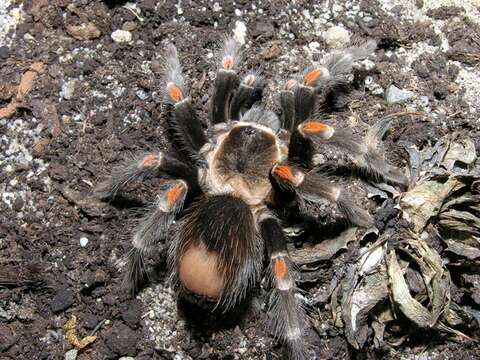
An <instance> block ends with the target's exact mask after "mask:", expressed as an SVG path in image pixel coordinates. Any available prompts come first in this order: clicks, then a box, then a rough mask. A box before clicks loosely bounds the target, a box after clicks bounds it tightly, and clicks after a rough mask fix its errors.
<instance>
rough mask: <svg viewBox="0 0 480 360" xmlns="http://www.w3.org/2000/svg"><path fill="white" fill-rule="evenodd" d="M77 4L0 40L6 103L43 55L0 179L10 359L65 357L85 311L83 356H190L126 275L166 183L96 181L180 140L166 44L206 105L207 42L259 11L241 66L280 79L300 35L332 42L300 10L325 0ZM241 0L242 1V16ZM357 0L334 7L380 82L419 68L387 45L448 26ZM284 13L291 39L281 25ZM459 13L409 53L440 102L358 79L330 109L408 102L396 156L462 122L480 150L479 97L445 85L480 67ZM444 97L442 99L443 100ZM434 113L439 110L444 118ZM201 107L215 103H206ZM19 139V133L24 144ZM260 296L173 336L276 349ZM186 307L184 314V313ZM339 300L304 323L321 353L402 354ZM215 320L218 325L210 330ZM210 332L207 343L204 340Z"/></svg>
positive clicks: (0, 348) (10, 133)
mask: <svg viewBox="0 0 480 360" xmlns="http://www.w3.org/2000/svg"><path fill="white" fill-rule="evenodd" d="M69 3H70V2H68V1H64V0H55V1H46V0H33V1H25V2H23V9H24V11H25V20H24V22H23V23H22V24H20V25H19V26H18V28H17V31H16V35H15V39H14V41H13V44H12V46H11V47H9V48H7V47H1V48H0V62H1V69H0V79H1V81H0V107H3V106H6V104H8V103H9V101H10V99H11V97H12V95H13V93H14V92H12V89H15V87H16V85H17V84H18V83H19V81H20V77H21V75H22V74H23V73H24V72H25V71H26V70H27V69H28V67H29V65H30V64H31V63H33V62H37V61H41V62H43V63H44V64H46V69H45V71H44V72H43V73H42V74H40V76H39V77H38V78H37V79H36V80H35V82H34V85H33V88H32V90H31V91H30V92H29V93H28V94H27V96H26V98H25V100H24V101H23V103H22V104H21V105H20V106H19V107H18V109H17V113H16V114H15V115H14V116H13V117H12V118H10V119H5V121H2V122H1V123H0V135H1V136H2V137H3V138H2V139H0V142H1V144H0V145H1V148H2V153H3V155H2V159H1V161H0V169H1V171H0V182H1V183H3V184H5V186H4V187H3V188H2V190H3V191H5V193H6V192H9V193H11V194H12V198H11V202H10V205H9V204H8V203H7V202H6V201H2V202H1V203H0V220H1V221H0V253H1V259H0V359H2V360H3V359H62V358H63V357H64V354H65V352H66V351H68V350H69V349H71V348H72V346H71V345H70V344H69V343H68V342H67V341H66V340H65V338H64V332H63V330H62V327H63V325H64V324H65V322H66V321H67V320H68V319H70V318H71V316H72V315H76V316H77V318H78V324H79V325H78V328H77V330H78V334H79V337H80V338H81V337H83V336H87V335H90V333H91V332H92V331H93V330H94V329H96V328H97V325H99V324H101V326H100V328H99V329H96V333H95V335H96V336H97V340H96V341H95V342H93V344H91V345H89V346H88V347H87V348H85V349H84V350H81V351H80V352H79V355H78V359H115V358H119V357H121V356H135V357H136V359H152V358H153V359H174V358H175V359H177V358H181V357H177V358H176V357H175V351H168V350H166V349H156V348H155V344H154V343H153V341H152V340H150V337H149V329H148V327H147V326H146V325H145V322H144V321H143V317H144V315H145V309H144V306H145V304H143V303H142V302H141V301H140V300H139V299H130V298H128V296H127V294H125V293H124V291H123V290H122V289H121V286H120V285H121V279H122V274H121V272H120V270H119V266H118V260H119V259H121V257H122V256H123V255H124V254H125V253H126V252H127V251H128V248H129V241H130V240H129V235H128V232H129V226H128V224H130V223H131V219H132V215H131V213H132V209H134V208H137V207H141V206H143V205H145V204H147V203H149V202H150V201H151V199H152V198H153V196H154V189H155V185H156V184H155V181H150V182H147V183H146V185H140V184H135V186H132V187H130V188H128V189H127V191H126V194H125V197H123V198H121V199H119V200H116V201H115V202H113V203H111V204H105V203H102V202H98V201H96V200H95V199H93V198H92V197H91V196H90V195H89V194H90V192H91V190H92V185H93V184H95V183H96V182H97V181H98V179H99V178H100V177H101V176H102V175H103V174H106V173H107V171H108V170H109V169H111V168H112V166H114V165H115V164H117V163H118V162H119V161H120V160H122V159H123V158H125V156H127V155H128V154H129V153H131V152H139V151H143V150H146V149H165V148H167V147H168V143H167V140H166V136H165V133H164V127H163V125H164V119H165V117H164V115H165V114H164V111H163V109H162V106H160V94H159V91H158V89H159V79H160V76H159V72H160V68H161V64H160V63H159V57H158V55H159V54H160V53H161V52H162V49H163V47H164V45H165V44H166V43H168V42H174V43H175V44H176V46H177V47H178V50H179V52H180V53H181V54H182V59H181V60H182V63H183V64H184V66H185V72H186V76H187V77H188V79H190V88H191V95H192V97H193V98H194V99H196V104H197V106H198V108H199V110H201V109H205V105H206V102H207V100H208V96H207V94H208V91H209V88H210V80H211V79H212V78H213V73H212V71H214V65H213V59H208V57H207V54H208V53H209V52H211V51H213V52H214V51H215V50H216V49H217V45H218V43H219V42H220V41H221V39H222V38H223V36H224V35H225V34H226V33H231V31H232V29H233V28H234V27H235V21H237V20H243V21H245V22H247V23H248V32H247V42H248V43H249V44H250V46H249V49H247V50H246V54H247V56H245V63H244V68H245V69H258V70H259V71H260V72H261V73H262V74H263V75H264V76H265V77H266V78H267V79H269V80H270V79H275V80H276V81H277V83H278V81H280V80H283V79H284V78H285V77H286V76H287V74H288V73H289V72H290V71H291V69H294V71H295V72H296V71H299V70H300V69H301V68H302V67H303V66H304V65H305V64H307V62H308V61H307V59H306V58H304V57H303V56H296V55H294V54H304V51H305V50H304V48H303V47H304V46H307V45H308V44H309V43H310V42H312V41H318V43H319V44H320V48H324V45H325V44H324V43H323V41H322V40H321V38H319V37H318V36H316V35H314V32H313V31H312V26H313V25H312V24H306V23H304V22H302V20H299V18H298V16H296V15H292V14H295V13H297V14H298V13H301V12H302V11H303V10H310V12H311V13H312V14H319V10H318V7H317V6H314V3H315V2H308V1H299V2H298V1H297V2H296V5H292V4H290V2H288V1H272V2H263V3H262V6H261V7H262V9H263V13H262V14H260V13H259V12H258V11H256V10H252V7H251V4H250V2H248V1H237V3H236V5H235V6H234V5H232V3H230V2H228V3H225V4H224V3H222V2H220V3H221V6H222V10H221V11H213V3H212V2H209V1H206V0H205V1H195V2H193V1H192V2H188V4H184V5H183V14H181V15H179V14H178V13H177V7H176V5H177V1H161V2H157V1H152V0H145V1H138V2H137V7H138V8H139V9H140V10H141V13H140V16H141V17H142V19H143V21H142V22H141V21H139V19H138V18H137V17H136V16H135V15H134V14H133V13H132V12H131V11H130V10H128V9H126V8H125V7H123V6H122V5H123V4H124V2H122V1H108V2H107V1H105V2H102V1H99V0H82V1H78V2H76V3H75V5H72V4H70V5H69ZM157 3H158V4H157ZM258 7H259V5H257V8H258ZM204 8H205V9H204ZM235 9H240V10H242V11H243V14H244V15H243V16H241V17H239V16H236V15H235ZM285 9H288V12H285V11H284V10H285ZM295 9H296V10H297V12H295V11H293V10H295ZM360 9H361V10H362V11H364V12H365V14H370V16H371V17H372V18H373V21H372V22H369V23H368V25H366V24H364V23H363V22H362V21H363V20H361V19H360V18H357V19H356V20H353V19H352V18H347V17H343V16H340V17H339V18H338V19H336V21H337V22H339V23H342V24H344V25H345V27H346V28H347V29H349V30H350V31H351V33H352V34H353V36H354V38H355V39H359V40H361V39H368V38H375V39H377V40H378V41H379V44H380V45H381V46H380V49H379V50H378V51H377V61H376V62H377V66H376V67H375V68H374V70H372V71H368V72H367V74H366V75H369V76H372V77H373V78H374V80H375V82H377V83H378V84H379V85H381V86H382V87H383V88H386V86H387V85H389V84H392V83H393V84H395V85H396V86H397V87H400V88H403V87H408V86H409V85H410V84H412V79H411V78H409V77H408V76H409V75H408V73H405V72H401V71H399V70H400V69H402V67H403V66H405V64H403V63H402V61H401V60H400V59H399V58H398V57H397V55H396V54H395V52H394V53H393V55H391V54H390V53H391V52H392V50H395V49H398V48H399V47H402V46H406V47H408V46H410V45H411V44H412V43H416V42H420V41H423V42H426V43H427V44H430V45H436V44H438V42H439V41H440V39H439V38H438V36H437V35H436V34H435V33H434V31H433V28H432V26H431V24H430V23H428V22H427V23H425V22H423V23H413V22H408V21H402V22H399V21H397V19H396V17H394V16H392V15H387V14H385V13H383V12H382V10H381V9H380V7H378V6H377V5H376V3H375V2H373V1H362V2H361V6H360ZM399 11H401V9H400V10H399ZM462 14H463V11H461V10H459V9H457V8H454V7H449V8H445V9H443V10H437V11H432V12H431V14H430V15H429V16H431V17H432V19H448V18H449V17H451V16H454V15H455V16H462ZM178 19H180V20H179V21H177V20H178ZM87 22H91V23H92V24H94V25H95V27H96V28H97V29H98V30H99V32H100V34H99V35H98V36H96V35H95V33H92V34H86V35H85V34H83V33H81V34H80V35H79V34H78V32H76V30H75V28H74V27H73V28H72V26H77V25H79V24H81V23H87ZM286 23H287V24H288V25H289V27H290V33H291V34H293V36H292V37H293V38H292V39H290V38H288V36H287V35H282V34H281V33H280V29H284V26H283V25H284V24H286ZM453 25H455V26H453V27H452V28H449V29H448V38H449V41H450V42H451V45H452V47H453V49H452V50H451V51H449V52H448V53H443V52H438V53H434V54H430V55H428V54H426V55H425V56H423V55H422V56H420V57H418V58H417V59H416V60H415V61H414V62H413V63H412V66H411V68H412V70H413V75H412V76H415V80H414V82H415V84H416V88H415V92H416V93H417V94H420V95H423V96H426V97H428V100H429V103H430V109H429V110H427V111H425V112H423V110H417V112H415V111H406V110H405V105H404V104H388V103H387V102H386V101H384V100H383V99H382V98H380V97H377V96H375V95H372V94H370V93H368V92H365V89H364V88H363V85H362V86H358V88H356V89H355V91H354V92H353V94H351V96H352V97H353V99H354V100H355V101H351V102H350V104H349V105H348V106H347V107H344V108H342V109H341V110H340V111H338V112H335V113H334V115H335V119H336V120H337V121H343V122H345V123H351V122H352V119H354V123H355V121H357V120H359V119H361V120H360V121H363V122H365V123H367V124H372V123H374V122H375V121H376V119H378V118H380V117H382V116H384V115H387V114H393V113H401V114H400V115H399V116H398V121H396V123H395V125H394V128H393V130H392V133H391V134H390V136H389V138H388V139H387V142H386V145H387V147H388V149H389V153H390V155H391V158H392V159H393V160H395V161H396V162H397V163H398V164H405V160H406V158H405V154H403V153H402V152H399V151H398V149H400V146H399V143H401V142H404V141H409V142H412V143H414V144H415V145H417V147H419V148H421V147H422V146H424V145H426V144H428V143H432V142H434V141H436V140H437V139H439V138H440V137H441V136H443V135H445V134H448V133H451V132H452V131H460V132H463V133H466V134H468V135H469V136H471V137H472V138H473V139H475V141H476V145H477V151H480V136H479V127H478V123H475V122H474V121H475V120H476V117H478V115H477V116H475V115H474V114H472V113H471V112H469V111H467V110H466V109H467V108H468V106H469V105H468V104H467V103H466V102H467V99H465V98H464V93H465V91H464V90H463V89H461V88H460V89H458V90H457V88H456V87H454V86H450V87H449V85H451V84H455V81H456V79H457V75H458V71H459V69H458V66H457V65H455V64H450V65H449V64H447V61H448V60H449V59H454V60H458V61H459V62H460V66H465V65H474V64H476V65H478V61H479V59H480V57H479V48H480V45H479V43H478V42H475V39H473V38H468V37H467V38H465V37H464V35H465V33H469V34H473V33H476V34H478V33H479V32H478V26H477V25H475V24H473V23H470V22H462V21H460V20H458V21H456V22H453ZM122 27H123V28H125V27H128V28H129V29H131V32H132V35H133V43H132V44H117V43H115V42H114V41H113V40H112V38H111V37H110V34H111V33H112V32H113V31H114V30H116V29H121V28H122ZM27 34H28V35H27ZM79 38H80V39H79ZM477 39H478V37H477ZM389 52H390V53H389ZM145 69H150V70H151V71H149V70H145ZM410 74H411V73H410ZM282 78H283V79H282ZM69 81H74V84H75V85H74V91H73V93H72V94H70V95H66V96H63V97H62V96H61V95H59V94H61V92H62V86H63V87H65V83H66V82H69ZM271 92H272V91H271V89H267V93H271ZM272 98H273V97H272ZM440 108H441V109H442V111H437V110H438V109H440ZM419 112H420V113H421V114H418V113H419ZM429 112H432V113H433V112H435V116H434V118H435V120H432V116H431V114H429ZM407 113H408V114H407ZM402 114H403V115H402ZM201 115H202V116H203V117H205V115H206V114H205V111H204V110H201ZM16 121H20V122H18V124H17V123H16ZM12 124H17V125H18V126H17V125H15V126H16V127H15V126H14V125H12ZM4 139H7V140H4ZM14 141H17V142H18V143H19V144H21V146H19V147H17V148H15V147H13V146H12V142H14ZM13 148H14V150H11V149H13ZM22 148H24V149H26V151H27V152H29V153H31V154H32V156H33V159H29V158H28V155H26V153H24V152H23V150H21V149H22ZM19 149H20V150H19ZM7 150H8V151H7ZM22 154H23V155H22ZM7 166H9V168H8V169H7ZM12 181H13V182H12ZM7 184H8V185H7ZM12 184H13V185H12ZM5 196H6V195H4V199H5ZM384 215H385V216H386V217H388V214H386V213H385V214H382V213H379V215H378V218H379V219H380V218H381V217H382V216H384ZM82 237H86V238H87V239H88V244H87V245H86V246H85V247H81V246H80V239H81V238H82ZM355 251H356V248H355V246H353V247H352V248H349V249H348V251H346V252H345V253H343V254H342V255H341V256H340V257H339V258H338V259H335V261H333V262H331V263H330V262H327V263H326V264H325V265H324V266H322V268H321V269H320V270H319V271H318V272H317V273H316V274H318V275H317V277H316V278H314V279H313V280H312V277H311V276H310V279H305V281H304V282H303V283H302V287H304V288H305V290H307V291H308V292H309V293H310V294H314V293H317V294H318V292H319V291H320V292H321V289H320V288H321V287H322V286H326V287H327V288H328V284H329V283H330V281H331V279H332V278H335V277H339V276H341V273H342V271H343V270H342V266H343V265H344V264H345V261H347V260H348V259H349V258H350V257H351V256H352V255H353V254H354V253H355ZM162 265H164V264H163V263H162V261H160V266H159V268H160V275H159V279H160V281H164V280H165V277H166V276H165V275H166V274H165V273H164V272H165V269H164V266H163V267H162ZM325 284H327V285H325ZM467 285H468V284H467ZM467 285H466V286H467ZM467 287H469V288H470V287H471V285H468V286H467ZM463 293H465V291H464V292H462V294H463ZM466 293H467V295H465V296H464V297H460V298H459V299H458V301H463V300H465V301H466V305H468V306H473V307H474V308H475V309H477V310H478V309H479V308H480V300H478V301H477V302H475V301H472V300H471V298H470V297H469V295H468V294H469V291H466ZM264 295H265V294H264V293H263V290H259V291H257V292H256V293H255V296H252V298H254V300H252V302H253V303H254V304H253V305H251V304H250V305H249V306H248V311H246V310H245V309H244V308H242V307H240V308H239V310H237V311H243V310H245V311H246V315H245V316H240V319H237V318H238V317H239V316H238V314H236V315H237V316H236V317H235V316H234V319H235V321H232V323H229V324H227V325H225V326H224V327H223V328H221V329H217V328H215V326H214V325H211V327H210V328H209V326H210V324H208V325H206V326H203V327H200V328H198V327H195V326H191V331H192V334H193V335H192V339H190V340H189V341H187V340H185V341H182V339H178V340H177V342H178V343H176V344H172V347H173V348H181V349H182V350H183V353H184V354H186V355H189V356H191V357H192V358H201V359H207V358H208V359H234V358H269V359H274V358H278V357H279V356H281V354H282V349H281V347H280V346H278V344H276V342H275V341H274V340H273V339H272V338H271V336H270V335H269V334H268V332H266V331H264V330H263V322H264V320H265V314H264V310H262V309H263V307H262V306H261V305H258V306H255V303H256V302H259V303H261V302H263V301H264ZM159 296H161V294H159ZM182 314H183V315H181V316H185V317H187V320H188V311H186V312H185V313H182ZM330 314H331V312H330V309H329V308H328V305H327V301H319V304H318V309H313V310H312V311H311V314H310V315H311V316H312V324H313V327H314V331H312V332H313V334H311V335H308V336H311V337H312V339H313V340H312V342H313V344H314V345H315V346H316V351H315V352H316V353H317V355H318V358H323V359H335V358H336V359H340V358H387V357H392V356H393V355H392V354H391V353H388V352H385V353H383V352H381V351H376V350H373V349H371V350H370V349H367V350H364V351H363V352H361V353H355V352H354V351H353V350H352V349H351V348H350V347H349V346H348V344H347V342H346V340H345V338H344V337H343V334H342V332H341V330H340V329H338V328H336V327H334V326H333V325H332V320H331V315H330ZM197 316H198V313H197ZM105 320H107V321H106V322H105ZM172 330H174V329H172ZM217 330H218V331H217ZM213 333H215V336H211V334H213ZM243 336H246V338H247V339H255V337H260V336H261V337H262V339H264V341H265V344H264V346H263V347H261V348H260V347H259V348H258V349H256V350H255V349H253V350H251V349H250V350H249V352H248V354H249V355H248V356H247V355H245V357H243V356H242V354H238V353H236V354H235V355H234V354H233V353H232V351H233V350H234V349H236V348H237V347H238V338H240V337H243ZM415 340H416V341H413V342H411V343H408V345H405V346H411V348H408V347H404V348H402V353H403V354H406V355H407V356H410V355H413V354H420V353H422V352H424V351H425V350H426V349H427V348H428V350H429V351H434V355H432V356H433V357H432V359H446V358H450V359H474V358H479V357H480V352H479V350H478V347H477V346H476V345H474V344H466V345H465V344H458V343H455V342H452V341H449V340H447V339H445V338H442V337H441V336H438V337H435V338H434V339H433V342H432V341H430V339H422V338H421V337H420V338H418V339H415ZM207 342H208V343H209V347H208V349H210V350H208V349H207V347H206V346H204V343H207ZM252 342H253V343H254V340H252ZM206 349H207V350H206ZM212 349H213V350H212ZM392 358H396V357H395V356H393V357H392Z"/></svg>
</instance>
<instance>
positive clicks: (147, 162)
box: [140, 154, 158, 166]
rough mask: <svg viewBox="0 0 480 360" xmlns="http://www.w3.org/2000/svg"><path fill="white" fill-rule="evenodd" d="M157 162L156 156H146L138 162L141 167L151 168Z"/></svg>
mask: <svg viewBox="0 0 480 360" xmlns="http://www.w3.org/2000/svg"><path fill="white" fill-rule="evenodd" d="M157 161H158V156H157V155H153V154H150V155H147V156H145V157H144V158H143V159H142V161H140V165H141V166H152V165H155V163H156V162H157Z"/></svg>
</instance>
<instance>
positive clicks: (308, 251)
mask: <svg viewBox="0 0 480 360" xmlns="http://www.w3.org/2000/svg"><path fill="white" fill-rule="evenodd" d="M356 234H357V228H355V227H353V228H348V229H346V230H345V231H343V232H342V233H341V234H340V235H338V236H337V237H336V238H334V239H328V240H324V241H322V242H321V243H319V244H317V245H314V246H311V247H305V248H302V249H293V248H290V249H289V250H290V257H291V258H292V260H293V262H294V263H295V264H297V265H305V264H311V263H314V262H317V261H324V260H329V259H331V258H332V257H333V256H334V255H335V254H336V253H337V252H339V251H340V250H341V249H345V248H346V247H347V244H348V243H349V242H351V241H354V240H356V238H357V237H356Z"/></svg>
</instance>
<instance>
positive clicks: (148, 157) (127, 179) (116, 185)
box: [94, 152, 199, 199]
mask: <svg viewBox="0 0 480 360" xmlns="http://www.w3.org/2000/svg"><path fill="white" fill-rule="evenodd" d="M162 173H164V174H167V175H170V176H173V177H179V178H182V179H184V180H185V181H186V182H187V183H188V185H189V187H190V189H191V191H192V192H195V191H198V189H199V185H198V170H197V168H195V167H192V166H188V165H186V164H185V163H183V162H181V161H180V160H178V159H176V158H174V157H173V156H170V155H167V154H164V153H163V152H157V153H149V154H144V155H142V156H140V157H137V158H134V159H133V160H130V161H128V162H125V163H124V164H122V165H120V166H118V167H117V168H115V169H114V170H113V171H112V174H111V175H110V176H109V177H108V178H107V179H106V180H105V181H103V182H101V183H100V184H98V185H97V187H96V188H95V190H94V194H95V196H96V197H98V198H100V199H109V198H112V197H114V196H115V195H116V194H117V192H118V191H119V190H121V189H122V188H123V187H125V186H126V185H127V184H129V183H131V182H132V181H135V180H141V179H143V178H148V177H154V176H159V175H161V174H162Z"/></svg>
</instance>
